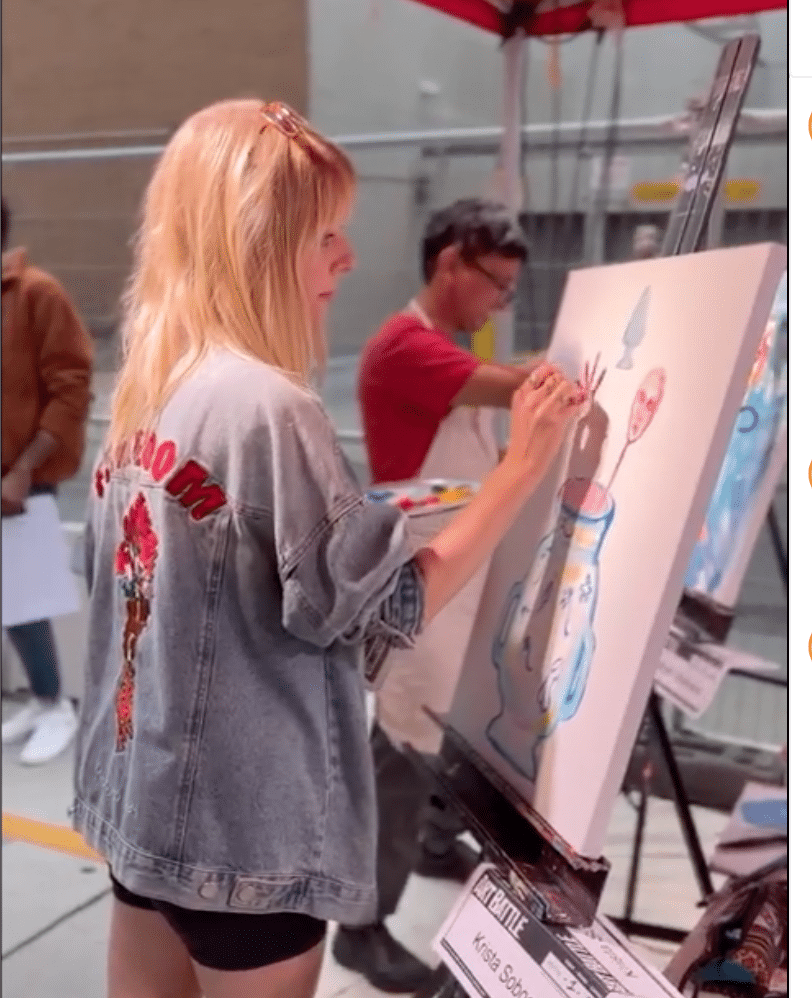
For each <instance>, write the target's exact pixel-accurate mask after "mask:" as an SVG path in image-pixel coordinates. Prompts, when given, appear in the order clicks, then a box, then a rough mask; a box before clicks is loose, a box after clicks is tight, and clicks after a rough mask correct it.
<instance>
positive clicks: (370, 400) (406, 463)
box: [358, 313, 480, 482]
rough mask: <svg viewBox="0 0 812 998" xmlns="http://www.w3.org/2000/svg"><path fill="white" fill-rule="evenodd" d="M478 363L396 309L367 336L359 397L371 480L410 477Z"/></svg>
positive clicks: (435, 332)
mask: <svg viewBox="0 0 812 998" xmlns="http://www.w3.org/2000/svg"><path fill="white" fill-rule="evenodd" d="M479 364H480V361H479V360H478V359H477V358H476V357H475V356H474V355H473V354H471V353H469V352H468V351H467V350H463V349H462V348H460V347H458V346H457V345H456V344H455V343H452V342H451V340H450V339H449V338H448V337H447V336H446V335H445V333H443V332H441V331H440V330H439V329H429V328H427V327H426V326H424V325H423V323H422V322H421V321H420V319H418V318H417V316H414V315H410V314H408V313H398V314H397V315H394V316H392V317H391V318H389V319H387V320H386V322H385V323H384V324H383V326H381V328H380V330H379V332H378V333H377V334H376V335H375V336H373V337H372V339H371V340H369V341H368V342H367V344H366V346H365V347H364V350H363V353H362V354H361V360H360V364H359V369H358V400H359V403H360V406H361V418H362V421H363V424H364V433H365V435H366V444H367V453H368V455H369V467H370V472H371V475H372V481H373V482H398V481H403V480H404V479H406V478H414V477H415V476H416V475H417V473H418V472H419V471H420V467H421V466H422V464H423V461H424V460H425V458H426V455H427V454H428V452H429V447H431V444H432V441H433V440H434V435H435V434H436V432H437V427H438V426H439V425H440V423H441V422H442V421H443V420H444V419H445V417H446V416H447V415H448V414H449V413H450V412H451V402H452V401H453V399H454V398H455V397H456V395H457V394H459V391H460V389H461V388H462V387H463V385H464V384H465V383H466V381H467V380H468V379H469V378H470V377H471V375H472V374H473V372H474V371H475V370H476V369H477V367H478V366H479Z"/></svg>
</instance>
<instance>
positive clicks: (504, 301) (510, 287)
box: [465, 260, 517, 308]
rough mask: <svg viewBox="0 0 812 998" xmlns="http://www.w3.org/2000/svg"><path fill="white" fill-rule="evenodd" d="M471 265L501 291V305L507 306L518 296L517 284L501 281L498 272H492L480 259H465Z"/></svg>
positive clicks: (502, 306)
mask: <svg viewBox="0 0 812 998" xmlns="http://www.w3.org/2000/svg"><path fill="white" fill-rule="evenodd" d="M465 262H466V263H467V264H468V266H469V267H471V268H472V269H473V270H477V271H479V273H480V274H482V276H483V277H487V279H488V280H489V281H490V282H491V284H492V285H493V286H494V287H495V288H496V290H497V291H498V292H499V305H500V307H501V308H506V307H507V306H508V305H510V303H511V302H512V301H513V300H514V299H515V297H516V291H517V288H516V285H515V284H505V283H504V282H503V281H500V280H499V278H498V277H497V276H496V274H492V273H491V272H490V270H488V268H487V267H483V266H482V264H481V263H480V262H479V260H466V261H465Z"/></svg>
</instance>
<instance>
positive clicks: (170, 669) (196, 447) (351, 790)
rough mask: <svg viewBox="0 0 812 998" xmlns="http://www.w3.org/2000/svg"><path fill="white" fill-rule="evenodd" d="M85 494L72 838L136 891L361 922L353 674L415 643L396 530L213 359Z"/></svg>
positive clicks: (384, 512) (369, 841) (261, 396)
mask: <svg viewBox="0 0 812 998" xmlns="http://www.w3.org/2000/svg"><path fill="white" fill-rule="evenodd" d="M91 496H92V500H91V514H90V517H89V523H88V537H87V568H88V579H89V584H90V633H89V644H88V655H87V668H86V686H85V697H84V701H83V704H82V708H81V724H80V735H79V738H78V747H77V768H76V801H75V805H74V811H73V814H74V825H75V828H76V829H77V830H78V831H79V832H81V834H82V835H83V836H84V837H85V839H86V840H87V842H88V843H89V844H90V845H91V846H92V847H93V848H94V849H96V850H97V851H98V852H99V853H100V854H101V855H102V856H103V857H104V858H105V859H106V860H107V862H108V863H109V865H110V868H111V871H112V874H113V876H115V878H116V879H117V880H118V881H119V882H120V883H122V884H123V885H124V886H125V887H127V888H129V890H131V891H134V892H135V893H136V894H141V895H144V896H146V897H150V898H155V899H161V900H165V901H169V902H172V903H174V904H177V905H180V906H182V907H185V908H191V909H200V910H210V911H233V912H273V911H298V912H302V913H305V914H309V915H312V916H314V917H317V918H323V919H334V920H336V921H339V922H343V923H344V924H363V923H365V922H368V921H370V920H371V919H372V918H373V916H374V912H375V904H376V897H375V836H376V818H375V813H376V810H375V800H374V784H373V774H372V765H371V758H370V750H369V745H368V739H367V727H366V716H365V698H364V677H363V673H362V669H361V658H362V654H361V653H362V650H363V649H364V647H365V648H366V653H367V666H368V668H369V670H370V673H371V674H375V675H378V676H379V677H380V675H381V673H380V668H379V667H380V665H381V662H382V661H383V659H384V658H385V656H386V653H387V651H388V650H389V648H390V647H392V646H399V647H410V646H411V645H412V644H413V639H414V636H415V635H416V634H417V633H418V631H419V629H420V626H421V620H422V607H423V596H422V583H421V580H420V577H419V574H418V573H417V572H416V571H415V567H414V563H413V562H412V561H411V560H410V558H411V551H412V549H411V547H410V545H409V542H408V538H407V532H406V523H405V519H404V517H403V515H402V514H401V513H400V512H399V511H398V510H396V509H394V508H393V507H391V506H388V505H386V504H383V503H373V502H368V501H366V500H365V499H364V498H363V497H362V494H361V492H360V491H359V488H358V484H357V481H356V480H355V478H354V476H353V474H352V471H351V470H350V468H349V466H348V465H347V462H346V460H345V459H344V457H343V455H342V453H341V450H340V447H339V445H338V442H337V439H336V436H335V433H334V431H333V428H332V426H331V424H330V421H329V419H328V418H327V415H326V414H325V412H324V410H323V409H322V407H321V405H320V403H319V402H318V401H317V400H316V399H315V398H314V397H313V396H312V395H310V394H309V393H307V392H305V391H303V390H301V389H300V388H298V387H296V386H295V385H293V384H292V383H291V382H290V381H289V380H287V379H286V378H285V377H284V376H282V375H281V374H280V373H279V372H277V371H274V370H273V369H271V368H269V367H267V366H265V365H262V364H260V363H257V362H255V361H251V360H248V359H245V358H242V357H240V356H237V355H235V354H232V353H227V352H225V351H220V352H218V353H216V354H214V355H212V356H211V357H209V359H208V360H207V361H205V362H204V364H203V365H202V366H201V367H200V368H199V369H198V370H197V371H196V373H195V374H193V375H192V376H191V377H190V378H189V379H188V380H187V381H186V382H185V383H183V384H182V386H181V387H180V388H179V389H178V390H177V392H176V393H175V394H174V396H173V397H172V399H171V400H170V402H169V403H168V404H167V406H166V408H165V409H164V411H163V413H162V415H161V417H160V420H159V422H158V424H157V426H156V428H155V432H154V433H150V434H139V435H137V436H136V438H135V439H134V440H133V441H132V442H130V444H128V446H127V447H124V448H119V450H118V453H116V454H106V455H104V456H103V457H102V459H101V462H100V464H99V465H98V467H97V469H96V471H95V476H94V483H93V488H92V489H91Z"/></svg>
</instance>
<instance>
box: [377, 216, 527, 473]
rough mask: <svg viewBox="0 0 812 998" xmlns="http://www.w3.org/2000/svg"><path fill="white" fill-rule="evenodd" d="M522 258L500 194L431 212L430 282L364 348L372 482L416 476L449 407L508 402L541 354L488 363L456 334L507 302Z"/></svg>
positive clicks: (426, 255) (426, 268)
mask: <svg viewBox="0 0 812 998" xmlns="http://www.w3.org/2000/svg"><path fill="white" fill-rule="evenodd" d="M526 259H527V243H526V241H525V238H524V235H523V233H522V232H521V230H520V229H519V227H518V225H517V224H516V223H515V222H514V221H513V219H512V217H511V216H510V215H509V213H508V212H507V210H506V209H505V208H504V207H502V206H501V205H498V204H496V203H494V202H490V201H482V200H479V199H476V198H471V199H467V200H464V201H457V202H456V203H455V204H453V205H451V206H450V207H448V208H445V209H443V210H442V211H438V212H437V213H435V214H434V215H433V216H432V217H431V218H430V219H429V223H428V225H427V227H426V233H425V235H424V237H423V245H422V268H423V277H424V280H425V284H424V286H423V288H422V290H421V291H420V292H419V293H418V294H417V295H416V296H415V298H414V299H413V300H412V301H411V302H410V303H409V305H408V306H407V307H406V308H405V309H404V310H403V311H402V312H398V313H397V314H396V315H393V316H391V317H390V318H389V319H387V320H386V322H384V324H383V326H382V327H381V329H380V330H379V332H378V333H377V335H375V336H373V337H372V339H371V340H369V341H368V342H367V344H366V347H365V348H364V351H363V353H362V355H361V361H360V365H359V374H358V377H359V382H358V394H359V400H360V404H361V415H362V419H363V425H364V434H365V437H366V443H367V450H368V453H369V464H370V471H371V473H372V481H373V482H395V481H402V480H404V479H408V478H414V477H415V476H416V475H417V474H418V473H419V472H420V469H421V467H422V465H423V462H424V460H425V458H426V456H427V454H428V451H429V448H430V446H431V444H432V442H433V441H434V438H435V435H436V433H437V430H438V428H439V427H440V424H441V423H442V421H443V420H444V419H446V417H448V416H449V415H450V413H451V412H452V410H453V409H455V408H458V407H462V406H487V407H497V408H505V409H507V408H509V407H510V400H511V399H512V398H513V393H514V392H515V391H516V389H517V388H518V387H519V385H520V384H522V382H523V381H524V380H525V378H526V377H527V375H528V374H529V373H530V371H531V370H532V367H533V364H538V361H534V362H533V364H528V365H525V366H507V365H503V364H496V363H489V362H485V361H482V360H479V359H478V358H477V357H476V356H474V354H472V353H471V352H470V350H465V349H463V348H462V347H459V346H457V345H456V343H455V342H454V337H455V335H457V334H464V335H468V336H473V334H474V333H475V332H477V331H478V330H479V329H481V328H482V327H483V326H484V325H485V323H486V322H487V321H488V319H489V318H490V317H491V315H492V314H493V313H494V312H495V311H497V310H499V309H502V308H505V307H506V306H507V305H508V304H510V302H511V301H512V299H513V297H514V296H515V293H516V284H517V281H518V277H519V271H520V270H521V266H522V264H523V262H524V261H525V260H526ZM445 474H446V475H448V476H449V477H451V473H450V472H446V473H445Z"/></svg>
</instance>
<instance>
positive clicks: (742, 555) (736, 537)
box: [685, 273, 787, 609]
mask: <svg viewBox="0 0 812 998" xmlns="http://www.w3.org/2000/svg"><path fill="white" fill-rule="evenodd" d="M786 416H787V275H786V273H785V274H784V275H783V277H782V279H781V283H780V285H779V287H778V291H777V292H776V295H775V300H774V302H773V307H772V311H771V314H770V319H769V321H768V322H767V325H766V326H765V328H764V333H763V335H762V337H761V341H760V343H759V345H758V351H757V353H756V358H755V361H754V362H753V366H752V368H751V370H750V375H749V377H748V379H747V391H746V393H745V396H744V399H743V400H742V404H741V408H740V410H739V417H738V419H737V420H736V426H735V428H734V430H733V433H732V435H731V437H730V442H729V444H728V447H727V451H726V453H725V457H724V461H723V462H722V467H721V470H720V472H719V477H718V479H717V481H716V487H715V488H714V490H713V495H712V497H711V501H710V504H709V506H708V510H707V512H706V514H705V519H704V521H703V524H702V531H701V533H700V536H699V541H698V543H697V545H696V547H695V548H694V553H693V555H692V556H691V560H690V563H689V565H688V573H687V575H686V577H685V587H686V589H687V590H688V591H689V592H691V593H694V594H696V595H700V596H705V597H709V598H710V599H711V600H713V601H714V602H715V603H718V604H721V605H722V606H725V607H728V608H730V609H732V608H733V607H735V606H736V603H737V602H738V599H739V592H740V590H741V586H742V582H743V581H744V575H745V572H746V571H747V567H748V565H749V564H750V559H751V557H752V555H753V548H754V547H755V543H756V540H757V539H758V535H759V533H760V532H761V529H762V527H763V526H764V521H765V519H766V516H767V510H768V508H769V505H770V503H771V502H772V500H773V496H774V495H775V489H776V485H777V484H778V479H779V476H780V475H781V472H782V471H783V470H784V465H785V464H786V460H787V424H786Z"/></svg>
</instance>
